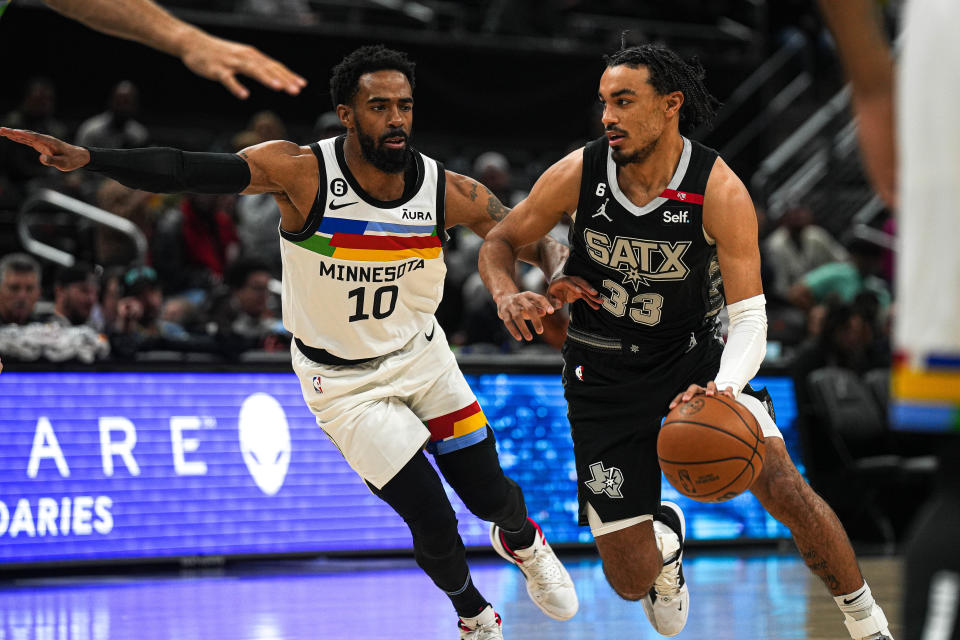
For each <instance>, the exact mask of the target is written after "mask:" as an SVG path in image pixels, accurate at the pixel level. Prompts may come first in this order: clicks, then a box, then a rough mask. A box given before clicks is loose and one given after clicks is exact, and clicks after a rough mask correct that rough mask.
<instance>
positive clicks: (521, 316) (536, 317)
mask: <svg viewBox="0 0 960 640" xmlns="http://www.w3.org/2000/svg"><path fill="white" fill-rule="evenodd" d="M553 311H554V309H553V306H551V304H550V303H549V302H547V299H546V298H545V297H543V296H541V295H540V294H538V293H533V292H532V291H520V292H518V293H511V294H508V295H505V296H503V297H502V298H500V299H499V300H498V301H497V315H498V316H500V319H501V320H503V324H504V326H506V327H507V331H509V332H510V335H512V336H513V338H514V340H533V334H532V333H530V328H529V327H528V326H527V321H528V320H529V321H530V324H532V325H533V329H534V331H536V332H537V333H538V334H540V333H543V322H542V321H541V320H540V318H542V317H543V316H545V315H546V314H548V313H553Z"/></svg>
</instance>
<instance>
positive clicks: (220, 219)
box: [152, 194, 279, 304]
mask: <svg viewBox="0 0 960 640" xmlns="http://www.w3.org/2000/svg"><path fill="white" fill-rule="evenodd" d="M232 198H233V196H229V197H228V196H215V195H197V194H191V195H186V196H184V197H183V199H182V200H181V201H180V206H179V207H178V208H176V209H170V210H168V211H166V212H164V213H163V214H162V215H161V217H160V220H159V221H158V223H157V228H156V232H155V233H154V237H153V245H152V255H153V261H152V262H153V264H154V265H156V268H157V270H158V272H159V274H160V281H161V282H162V283H163V287H164V291H165V292H166V293H167V294H178V293H183V292H189V295H190V297H191V299H192V300H193V302H194V303H196V304H200V303H202V302H203V301H204V300H205V299H206V296H207V293H208V292H209V291H210V289H211V288H212V287H213V286H214V285H216V284H218V283H219V282H221V281H222V279H223V273H224V271H225V270H226V268H227V265H228V264H230V262H232V261H233V260H234V259H236V257H237V254H238V253H239V252H240V242H239V239H238V237H237V228H236V226H235V225H234V222H233V219H232V218H231V217H230V214H229V213H227V206H226V205H227V204H228V203H229V201H232ZM272 233H273V235H274V236H276V234H277V231H276V229H273V231H272ZM278 242H279V240H278Z"/></svg>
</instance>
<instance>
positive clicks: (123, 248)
mask: <svg viewBox="0 0 960 640" xmlns="http://www.w3.org/2000/svg"><path fill="white" fill-rule="evenodd" d="M152 198H153V194H151V193H147V192H146V191H138V190H135V189H130V188H129V187H125V186H123V185H122V184H120V183H119V182H116V181H115V180H110V179H107V180H104V181H103V182H102V183H101V184H100V188H99V189H97V206H98V207H100V208H101V209H103V210H104V211H109V212H110V213H113V214H115V215H118V216H120V217H121V218H125V219H127V220H129V221H130V222H132V223H133V224H135V225H136V226H137V228H138V229H140V231H141V232H142V233H143V235H144V236H145V237H146V239H147V242H148V243H149V242H150V238H151V237H152V236H153V229H154V225H155V224H156V213H155V211H154V209H153V207H151V205H150V201H151V199H152ZM95 238H96V254H95V255H96V257H97V263H98V264H101V265H103V266H105V267H108V266H116V265H128V264H131V263H133V262H135V261H139V260H143V259H144V256H138V255H137V253H136V247H135V246H134V244H133V242H132V241H131V240H130V238H129V237H127V236H126V235H125V234H122V233H120V232H119V231H115V230H114V229H111V228H110V227H107V226H106V225H98V226H97V230H96V236H95Z"/></svg>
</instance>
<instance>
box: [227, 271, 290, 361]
mask: <svg viewBox="0 0 960 640" xmlns="http://www.w3.org/2000/svg"><path fill="white" fill-rule="evenodd" d="M271 278H272V276H271V274H270V270H269V269H268V267H267V265H266V264H265V263H263V262H260V261H257V260H251V259H240V260H237V261H236V262H234V263H233V264H232V265H230V267H229V268H228V269H227V273H226V275H225V277H224V284H225V285H226V289H227V291H225V292H224V293H223V294H222V295H221V296H220V297H219V298H218V299H217V300H216V301H215V302H214V304H213V305H212V308H211V312H210V316H209V317H210V319H211V320H212V321H213V322H215V323H216V325H217V333H218V334H219V335H220V336H224V337H229V338H232V339H234V344H236V345H237V347H238V348H239V349H241V350H245V349H268V350H275V349H278V348H284V347H286V346H289V344H290V337H289V334H288V333H287V331H286V330H285V329H284V328H283V323H282V322H281V321H280V319H279V318H277V317H276V315H274V313H273V310H272V309H271V308H270V305H269V301H270V290H269V285H270V280H271Z"/></svg>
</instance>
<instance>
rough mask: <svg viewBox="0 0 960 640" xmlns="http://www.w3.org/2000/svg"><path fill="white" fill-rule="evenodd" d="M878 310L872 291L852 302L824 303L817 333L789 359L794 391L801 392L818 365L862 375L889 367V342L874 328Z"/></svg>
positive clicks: (876, 324)
mask: <svg viewBox="0 0 960 640" xmlns="http://www.w3.org/2000/svg"><path fill="white" fill-rule="evenodd" d="M878 312H879V309H878V303H877V299H876V296H874V295H873V294H872V293H864V294H861V295H860V296H858V297H857V299H856V300H855V301H853V302H843V301H839V300H838V301H835V302H831V303H830V304H827V305H826V313H825V315H824V318H823V325H822V327H821V328H820V331H819V335H816V336H813V337H811V338H810V339H809V340H808V341H807V342H806V343H805V344H804V345H803V346H801V347H800V349H799V350H798V351H797V354H796V355H795V357H794V358H793V360H792V364H791V370H792V372H793V377H794V379H795V383H796V385H797V393H798V394H801V395H802V394H803V388H805V387H806V383H805V380H806V376H807V375H808V374H809V373H810V372H811V371H814V370H816V369H820V368H822V367H826V366H833V367H841V368H844V369H849V370H851V371H854V372H856V373H859V374H863V373H866V372H867V371H869V370H870V369H876V368H882V367H889V366H890V346H889V342H888V340H887V337H886V336H884V335H882V334H880V333H879V332H878V329H877V327H878V325H879V323H878V318H877V316H876V314H877V313H878ZM801 387H803V388H801Z"/></svg>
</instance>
